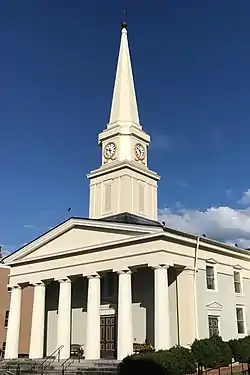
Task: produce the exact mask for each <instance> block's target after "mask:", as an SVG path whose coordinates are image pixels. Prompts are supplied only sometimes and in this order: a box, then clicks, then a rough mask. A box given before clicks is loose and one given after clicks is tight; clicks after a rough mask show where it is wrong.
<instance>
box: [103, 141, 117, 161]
mask: <svg viewBox="0 0 250 375" xmlns="http://www.w3.org/2000/svg"><path fill="white" fill-rule="evenodd" d="M115 151H116V145H115V143H114V142H110V143H108V144H107V145H106V146H105V148H104V157H105V158H106V159H111V158H112V157H113V156H114V155H115Z"/></svg>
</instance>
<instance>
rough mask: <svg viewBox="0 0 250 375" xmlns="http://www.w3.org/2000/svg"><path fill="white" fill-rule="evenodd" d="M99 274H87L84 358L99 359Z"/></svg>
mask: <svg viewBox="0 0 250 375" xmlns="http://www.w3.org/2000/svg"><path fill="white" fill-rule="evenodd" d="M100 307H101V287H100V276H99V275H98V274H94V275H91V276H88V299H87V325H86V345H85V348H84V353H85V359H100V340H101V337H100Z"/></svg>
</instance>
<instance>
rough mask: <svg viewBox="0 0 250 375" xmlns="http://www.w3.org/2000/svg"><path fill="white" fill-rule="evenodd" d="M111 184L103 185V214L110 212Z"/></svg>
mask: <svg viewBox="0 0 250 375" xmlns="http://www.w3.org/2000/svg"><path fill="white" fill-rule="evenodd" d="M111 197H112V184H111V182H109V183H106V184H105V185H104V212H110V211H111Z"/></svg>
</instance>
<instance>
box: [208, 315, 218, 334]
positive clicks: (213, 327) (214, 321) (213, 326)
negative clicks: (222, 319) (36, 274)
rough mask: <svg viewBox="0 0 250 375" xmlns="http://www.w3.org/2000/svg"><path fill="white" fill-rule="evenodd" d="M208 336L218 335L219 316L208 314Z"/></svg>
mask: <svg viewBox="0 0 250 375" xmlns="http://www.w3.org/2000/svg"><path fill="white" fill-rule="evenodd" d="M208 329H209V337H212V336H219V334H220V333H219V317H218V316H215V315H209V316H208Z"/></svg>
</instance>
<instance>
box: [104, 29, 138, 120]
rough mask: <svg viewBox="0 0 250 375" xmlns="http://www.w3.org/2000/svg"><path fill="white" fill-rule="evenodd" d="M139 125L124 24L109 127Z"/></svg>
mask: <svg viewBox="0 0 250 375" xmlns="http://www.w3.org/2000/svg"><path fill="white" fill-rule="evenodd" d="M118 121H119V122H120V123H121V122H127V123H128V122H130V123H131V122H132V123H134V125H139V115H138V108H137V102H136V94H135V87H134V80H133V72H132V66H131V60H130V53H129V44H128V35H127V25H126V23H125V22H123V23H122V32H121V44H120V51H119V57H118V63H117V70H116V78H115V85H114V92H113V100H112V106H111V112H110V119H109V125H113V124H114V123H116V122H118Z"/></svg>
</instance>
